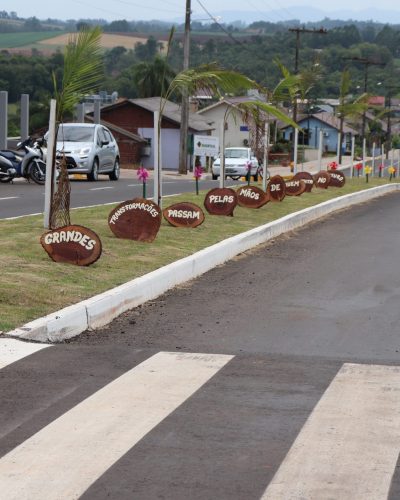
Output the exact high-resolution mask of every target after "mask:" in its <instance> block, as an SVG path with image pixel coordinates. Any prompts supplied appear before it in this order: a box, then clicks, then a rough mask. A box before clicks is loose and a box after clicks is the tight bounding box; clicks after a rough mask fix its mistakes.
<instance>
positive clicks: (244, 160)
mask: <svg viewBox="0 0 400 500" xmlns="http://www.w3.org/2000/svg"><path fill="white" fill-rule="evenodd" d="M224 156H225V177H231V178H232V179H233V180H238V179H240V177H245V176H246V175H247V174H248V171H249V167H250V175H251V176H253V177H254V180H255V181H257V180H258V169H259V165H258V161H257V158H256V157H255V156H254V154H253V152H252V151H251V149H250V148H242V147H237V148H225V155H224ZM220 171H221V158H217V159H216V160H215V161H214V164H213V166H212V178H213V179H218V177H219V176H220Z"/></svg>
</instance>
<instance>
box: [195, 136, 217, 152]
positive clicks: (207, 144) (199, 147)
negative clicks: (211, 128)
mask: <svg viewBox="0 0 400 500" xmlns="http://www.w3.org/2000/svg"><path fill="white" fill-rule="evenodd" d="M193 148H194V150H193V154H194V155H195V156H217V155H218V153H219V138H218V137H213V136H211V135H195V136H194V138H193Z"/></svg>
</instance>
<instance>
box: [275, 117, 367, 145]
mask: <svg viewBox="0 0 400 500" xmlns="http://www.w3.org/2000/svg"><path fill="white" fill-rule="evenodd" d="M297 124H298V125H299V126H300V127H301V128H302V131H303V132H300V134H299V144H304V145H305V146H309V147H310V148H314V149H319V138H320V132H321V131H322V140H323V143H322V150H323V151H325V152H328V151H331V152H336V151H337V147H338V140H339V131H340V119H339V118H338V117H337V116H335V115H334V114H333V113H326V112H322V113H316V114H310V115H303V116H301V117H300V118H299V119H298V120H297ZM281 130H282V133H283V136H284V139H286V140H289V141H291V140H293V127H291V126H284V127H283V128H282V129H281ZM357 134H358V132H357V130H355V129H354V128H353V127H351V126H350V125H349V124H348V123H344V125H343V137H342V150H343V151H350V149H351V138H352V136H354V135H357Z"/></svg>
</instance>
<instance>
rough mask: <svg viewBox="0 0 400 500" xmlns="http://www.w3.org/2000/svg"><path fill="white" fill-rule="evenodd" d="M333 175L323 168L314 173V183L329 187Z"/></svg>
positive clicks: (325, 187) (324, 187) (318, 185)
mask: <svg viewBox="0 0 400 500" xmlns="http://www.w3.org/2000/svg"><path fill="white" fill-rule="evenodd" d="M330 181H331V176H330V174H328V172H326V171H325V170H321V171H320V172H318V173H317V174H315V175H314V184H315V185H316V186H317V187H319V188H321V189H328V187H329V183H330Z"/></svg>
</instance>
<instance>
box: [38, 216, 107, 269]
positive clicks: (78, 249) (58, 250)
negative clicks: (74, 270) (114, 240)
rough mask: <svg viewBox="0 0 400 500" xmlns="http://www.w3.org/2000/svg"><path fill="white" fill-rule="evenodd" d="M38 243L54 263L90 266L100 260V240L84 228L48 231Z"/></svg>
mask: <svg viewBox="0 0 400 500" xmlns="http://www.w3.org/2000/svg"><path fill="white" fill-rule="evenodd" d="M40 243H41V245H42V247H43V248H44V250H45V251H46V252H47V254H48V255H49V257H50V258H51V259H52V260H53V261H54V262H64V263H68V264H75V265H77V266H90V265H91V264H93V263H94V262H96V260H98V259H99V258H100V255H101V252H102V246H101V240H100V238H99V237H98V236H97V234H96V233H95V232H94V231H92V230H91V229H88V228H87V227H84V226H75V225H71V226H63V227H59V228H57V229H53V230H52V231H48V232H47V233H45V234H43V235H42V237H41V238H40Z"/></svg>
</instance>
